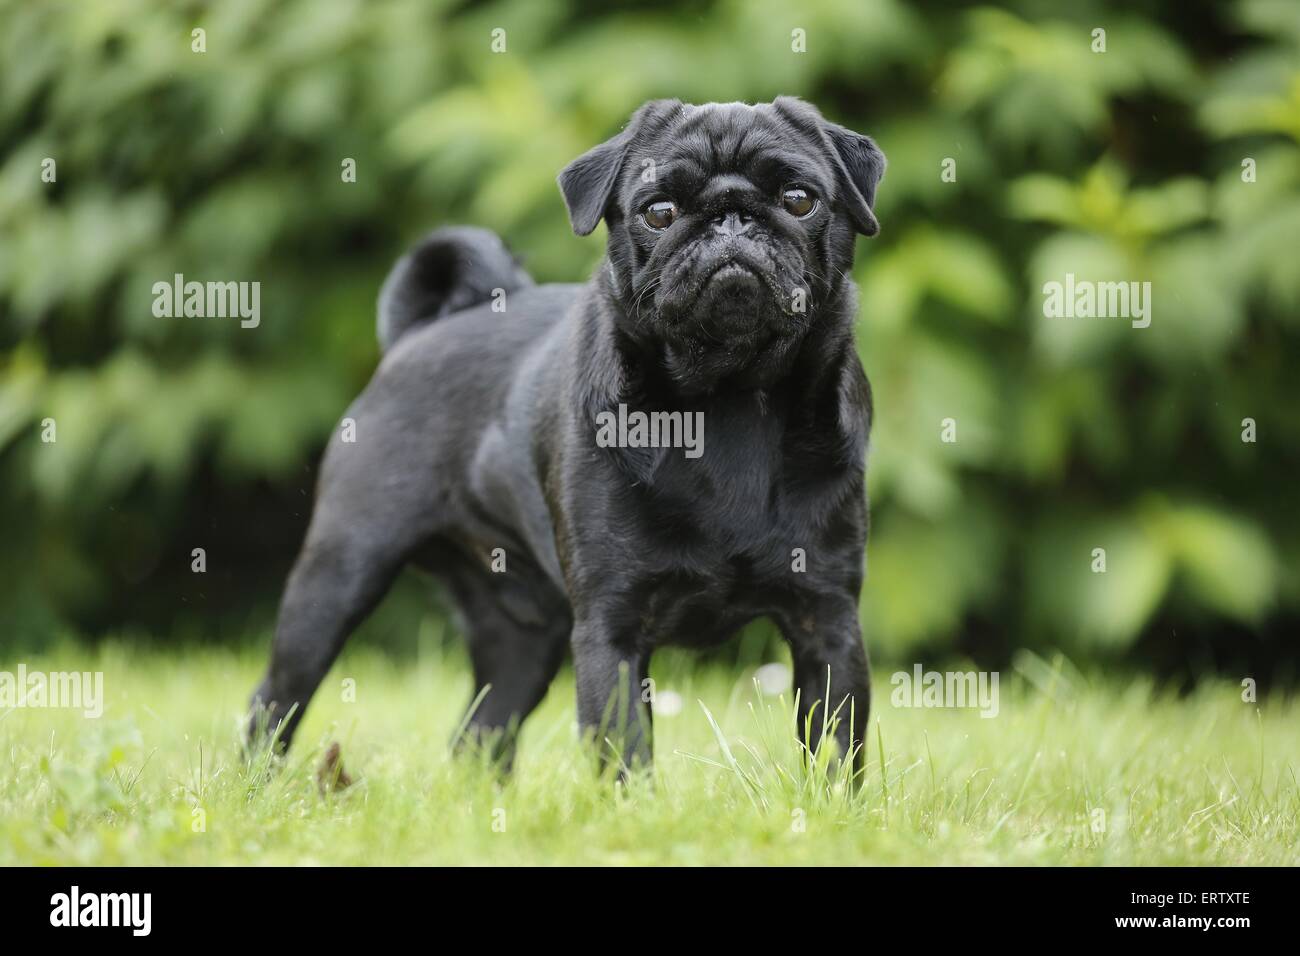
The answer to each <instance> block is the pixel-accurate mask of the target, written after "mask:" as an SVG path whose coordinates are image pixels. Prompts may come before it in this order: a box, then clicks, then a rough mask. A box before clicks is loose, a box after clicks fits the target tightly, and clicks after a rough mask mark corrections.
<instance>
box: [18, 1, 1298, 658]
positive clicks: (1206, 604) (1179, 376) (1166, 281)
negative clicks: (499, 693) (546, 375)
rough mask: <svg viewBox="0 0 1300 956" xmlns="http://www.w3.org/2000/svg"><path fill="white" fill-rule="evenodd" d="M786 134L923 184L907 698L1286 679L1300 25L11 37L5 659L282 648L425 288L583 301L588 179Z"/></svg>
mask: <svg viewBox="0 0 1300 956" xmlns="http://www.w3.org/2000/svg"><path fill="white" fill-rule="evenodd" d="M1097 27H1101V28H1104V29H1105V30H1106V37H1107V49H1106V52H1105V53H1095V52H1093V51H1092V48H1091V47H1092V31H1093V30H1094V29H1095V28H1097ZM194 28H202V29H204V30H205V31H206V47H207V50H206V52H205V53H196V52H193V50H192V49H191V43H192V36H191V31H192V30H193V29H194ZM496 28H502V29H504V30H505V31H506V33H505V37H506V44H507V48H506V52H504V53H493V52H492V51H491V42H492V31H493V30H494V29H496ZM796 29H799V30H803V31H805V35H806V44H807V52H806V53H795V52H793V51H792V48H791V40H792V31H793V30H796ZM783 93H790V94H797V95H800V96H803V97H805V98H807V99H809V100H811V101H812V102H814V103H816V104H817V105H818V106H819V107H820V108H821V109H822V110H823V112H825V113H826V114H827V115H828V116H830V117H832V118H833V119H835V120H837V121H839V122H842V123H844V124H846V125H849V126H851V127H853V128H855V129H858V130H861V131H863V132H868V133H870V134H872V135H873V136H875V137H876V138H877V140H878V141H879V142H880V144H881V145H882V147H883V148H884V150H885V152H886V154H887V155H888V156H889V159H890V167H889V172H888V175H887V177H886V179H885V182H884V184H883V186H882V187H881V189H880V193H879V207H878V210H877V211H878V214H879V216H880V219H881V221H882V223H883V225H884V229H883V232H882V234H881V236H880V237H879V238H878V239H877V240H874V241H870V242H868V241H865V240H864V241H863V242H862V243H861V245H860V255H859V263H858V267H857V269H856V279H857V280H858V282H859V284H860V286H861V288H862V293H863V294H862V310H861V319H860V325H859V337H860V347H861V352H862V356H863V359H864V361H865V363H866V366H867V370H868V373H869V375H870V377H871V379H872V382H873V385H874V388H875V394H876V403H877V416H878V420H877V424H876V431H875V435H874V444H873V451H872V460H871V469H870V485H871V491H872V498H873V507H874V528H873V537H872V542H871V547H870V551H869V554H870V562H869V564H870V570H869V576H868V584H867V588H866V595H865V601H864V605H863V607H864V622H865V624H866V628H867V635H868V641H869V643H870V645H871V647H872V649H873V652H874V653H875V654H876V655H877V658H878V659H883V660H885V661H890V660H913V659H916V658H917V656H918V655H919V656H924V657H930V656H935V655H943V654H963V655H973V656H975V657H977V658H981V659H993V660H996V659H999V658H1004V657H1006V656H1007V655H1008V654H1009V653H1010V652H1011V651H1013V650H1014V649H1016V648H1028V649H1031V650H1033V649H1037V650H1039V651H1043V650H1044V649H1047V648H1055V647H1059V648H1062V649H1064V650H1065V651H1066V653H1068V654H1069V655H1071V656H1072V657H1073V658H1074V659H1076V660H1079V661H1088V660H1092V661H1096V662H1110V661H1114V660H1118V659H1127V660H1131V661H1135V662H1140V663H1142V664H1146V665H1150V666H1155V667H1157V668H1160V669H1169V668H1176V669H1179V670H1185V671H1188V672H1193V673H1194V672H1196V671H1198V670H1201V669H1203V668H1206V667H1209V666H1221V667H1243V666H1250V667H1255V668H1263V667H1266V666H1267V667H1273V668H1274V669H1275V670H1276V669H1277V668H1279V667H1280V668H1282V670H1283V672H1285V670H1286V668H1287V667H1289V666H1291V665H1290V663H1289V662H1293V661H1294V660H1295V655H1296V644H1297V642H1296V627H1297V624H1298V623H1300V613H1298V611H1300V580H1298V578H1297V574H1296V569H1297V568H1298V567H1300V500H1298V497H1297V495H1296V478H1295V476H1296V473H1297V464H1300V462H1298V456H1297V452H1296V449H1297V447H1300V402H1297V391H1296V384H1295V381H1294V375H1295V373H1296V370H1297V365H1296V358H1297V355H1298V350H1297V343H1298V340H1300V269H1297V267H1296V265H1297V249H1300V189H1298V188H1297V187H1298V186H1300V151H1298V149H1297V147H1298V145H1300V4H1296V3H1294V2H1290V0H1243V2H1235V3H1208V2H1205V3H1194V2H1193V3H1186V2H1184V3H1173V2H1171V3H1168V4H1157V3H1151V2H1137V3H1131V2H1130V3H1097V2H1082V3H1075V4H1069V5H1061V4H1056V3H1045V2H1044V3H1037V2H1020V3H1013V4H1010V5H1009V6H1007V7H1006V8H1003V9H994V8H992V7H983V6H964V5H952V4H947V3H918V4H902V3H897V2H893V0H828V2H820V3H799V4H784V3H776V2H769V0H757V2H755V0H743V2H742V0H731V2H716V3H691V2H682V0H678V2H655V3H622V4H595V3H586V2H575V0H547V2H536V0H517V2H498V3H487V4H478V3H473V4H465V3H446V2H442V3H428V2H405V0H385V2H366V3H363V2H361V0H330V2H327V3H322V2H319V0H317V2H306V0H300V2H295V0H223V2H221V3H213V4H203V3H175V4H157V3H148V2H143V0H140V2H134V0H120V2H97V3H58V2H48V3H46V2H42V3H31V2H23V0H0V526H2V529H3V530H2V531H0V615H2V617H3V627H2V628H0V642H3V643H4V644H5V645H7V646H9V647H11V648H12V647H33V646H37V647H38V646H44V645H47V644H49V643H51V642H54V641H58V640H61V639H64V638H67V637H71V638H74V639H81V638H87V637H90V638H93V637H97V636H100V635H103V634H105V633H122V632H125V633H140V634H147V635H149V636H150V637H151V638H153V639H158V640H167V641H179V640H190V639H200V640H212V641H226V640H239V639H244V638H248V637H263V638H264V637H265V635H266V631H267V628H268V627H269V625H270V620H271V618H272V615H273V611H274V602H275V600H276V597H277V595H278V591H279V588H280V586H281V584H282V582H283V578H284V575H285V573H286V571H287V568H288V566H289V563H290V561H291V560H292V557H293V554H294V551H295V549H296V547H297V545H298V542H299V540H300V537H301V534H302V532H303V530H304V528H305V526H306V521H307V517H308V514H309V506H310V496H311V490H312V484H313V479H314V469H315V463H316V460H317V457H318V455H319V452H320V450H321V448H322V447H323V443H324V441H325V440H326V436H327V434H328V433H329V431H330V429H331V428H333V427H334V426H335V424H336V422H337V419H338V417H339V416H340V414H341V412H342V410H343V408H344V407H345V406H346V404H347V403H348V401H349V400H350V399H351V398H352V397H353V396H354V395H355V393H356V392H357V391H358V390H359V389H360V388H361V387H363V386H364V384H365V382H366V380H367V378H368V376H369V374H370V372H371V371H372V369H373V367H374V365H375V362H376V358H377V347H376V344H375V340H374V332H373V308H374V299H375V295H376V292H377V290H378V286H379V283H380V281H381V280H382V277H383V275H384V273H385V271H386V270H387V268H388V266H389V265H390V264H391V262H392V261H393V259H394V257H395V256H396V255H397V254H398V253H399V252H400V251H401V250H402V249H403V247H404V246H405V245H407V244H408V243H409V242H411V241H412V240H413V239H414V238H416V237H417V236H418V235H420V234H421V233H422V232H423V231H424V230H426V229H428V228H430V227H432V226H434V225H437V224H440V223H444V222H469V223H475V224H480V225H485V226H489V227H491V228H494V229H496V230H498V231H499V232H500V233H501V234H502V235H504V236H505V237H507V238H508V240H509V241H510V242H511V244H512V245H513V246H514V247H515V248H516V249H517V250H518V251H519V252H520V253H521V255H522V256H523V258H524V259H525V261H526V264H527V266H528V267H529V269H530V270H531V271H532V272H533V273H534V274H535V275H536V276H538V277H539V278H540V279H543V280H574V279H577V278H580V277H583V276H585V275H586V274H587V273H588V272H589V270H590V269H591V267H592V265H593V264H594V263H595V262H596V261H597V259H598V258H599V256H600V253H601V247H602V242H603V236H602V233H603V230H601V231H598V233H597V234H596V235H594V236H592V237H589V238H587V239H576V238H574V237H573V236H572V235H571V234H570V232H569V229H568V227H567V224H566V221H565V216H564V210H563V206H562V204H561V201H560V197H559V194H558V192H557V190H556V189H555V186H554V176H555V173H556V172H557V171H558V170H559V169H560V168H561V167H562V166H563V165H564V164H565V163H566V162H567V161H568V160H569V159H571V158H573V157H574V156H576V155H578V154H579V153H580V152H582V151H583V150H584V149H586V148H588V147H589V146H590V145H592V144H594V143H596V142H598V141H600V140H602V139H604V138H605V137H607V136H609V135H610V134H611V133H613V132H614V131H615V130H616V129H617V128H618V127H619V126H620V124H621V123H623V122H624V121H625V119H626V117H627V116H628V114H629V113H630V112H631V111H632V110H633V109H634V108H635V107H636V106H637V105H638V104H639V103H640V102H641V101H643V100H645V99H647V98H649V97H655V96H670V95H671V96H678V97H681V98H683V99H685V100H688V101H697V102H701V101H708V100H731V99H744V100H749V101H755V100H766V99H769V98H771V97H773V96H775V95H778V94H783ZM1248 157H1249V158H1251V159H1253V160H1254V161H1255V163H1256V168H1257V179H1256V181H1255V182H1243V178H1242V163H1243V160H1244V159H1246V158H1248ZM46 158H52V159H54V160H55V161H56V164H57V167H56V168H57V180H56V181H55V182H53V183H47V182H43V181H42V178H41V170H42V162H43V160H44V159H46ZM346 158H352V159H354V160H355V161H356V168H357V177H356V182H354V183H350V182H344V181H343V179H342V177H341V175H340V172H341V166H342V163H343V161H344V160H345V159H346ZM945 158H951V159H955V160H956V171H957V179H956V182H943V181H941V177H940V172H941V165H942V163H943V161H944V160H945ZM177 272H180V273H184V274H185V276H186V277H187V278H190V279H200V280H206V279H219V280H248V281H251V280H257V281H260V282H261V284H262V322H261V325H260V326H259V327H258V328H257V329H241V328H240V327H239V323H238V321H237V320H229V319H159V318H155V317H154V315H153V314H152V310H151V305H152V293H151V287H152V285H153V283H154V282H157V281H159V280H167V279H170V277H171V276H172V275H173V274H175V273H177ZM1066 272H1073V273H1074V274H1076V275H1077V276H1079V277H1080V278H1089V277H1092V278H1096V279H1133V280H1147V281H1150V282H1152V284H1153V301H1154V314H1153V321H1152V325H1151V327H1150V328H1147V329H1141V330H1138V329H1132V328H1131V327H1130V326H1129V324H1128V323H1127V322H1125V321H1123V320H1110V321H1106V320H1091V321H1089V320H1076V321H1070V320H1062V319H1047V318H1044V317H1043V315H1042V295H1041V291H1040V290H1041V288H1042V285H1043V283H1044V282H1045V281H1047V280H1049V279H1053V278H1056V279H1060V278H1061V277H1062V276H1063V275H1064V274H1065V273H1066ZM949 417H951V418H954V419H956V421H957V423H958V441H957V442H956V443H944V442H941V441H940V423H941V421H942V420H943V419H945V418H949ZM47 418H52V419H54V421H55V422H56V426H57V441H55V442H53V443H47V442H42V441H41V431H42V427H41V423H42V421H43V420H44V419H47ZM1244 418H1252V419H1254V420H1255V422H1256V423H1257V432H1258V440H1257V442H1255V443H1253V444H1252V443H1245V442H1243V441H1242V437H1241V436H1242V420H1243V419H1244ZM196 547H203V548H205V549H206V551H207V559H208V570H207V572H206V573H204V574H195V573H192V572H191V570H190V562H191V558H190V554H191V550H192V549H193V548H196ZM1097 547H1103V548H1105V549H1106V552H1107V572H1106V573H1105V574H1095V573H1093V572H1092V570H1091V564H1092V549H1094V548H1097ZM428 591H429V589H428V587H427V585H426V584H424V582H422V581H419V580H418V579H416V578H410V579H407V580H405V581H403V583H402V586H401V587H400V588H399V589H398V592H397V593H396V594H395V595H394V597H393V598H392V599H391V600H390V601H389V602H388V603H387V604H386V605H385V606H384V607H383V608H382V609H381V611H380V612H379V614H378V616H377V618H376V619H375V620H374V621H372V622H371V624H370V625H369V627H368V630H369V634H370V637H371V639H381V640H388V641H390V642H392V643H394V644H402V643H403V642H406V641H408V640H409V639H410V637H411V635H412V634H414V633H415V631H416V630H417V627H418V626H419V625H417V621H419V620H424V621H425V625H424V626H426V627H428V626H430V623H431V622H436V621H437V620H438V618H439V615H440V614H441V611H440V610H439V609H438V605H437V604H436V601H434V599H433V598H431V596H430V594H429V593H428ZM759 639H760V640H761V639H762V638H761V636H760V638H759Z"/></svg>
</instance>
